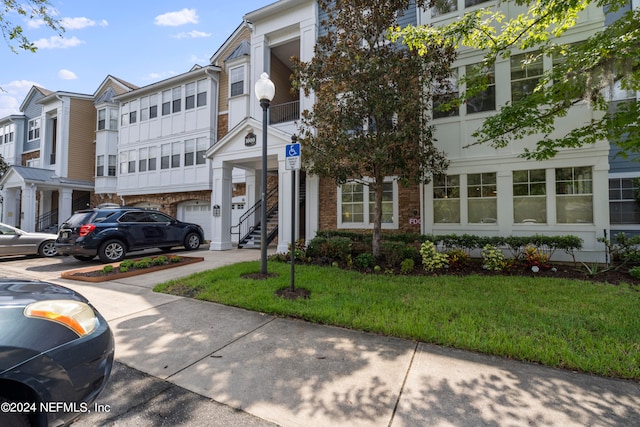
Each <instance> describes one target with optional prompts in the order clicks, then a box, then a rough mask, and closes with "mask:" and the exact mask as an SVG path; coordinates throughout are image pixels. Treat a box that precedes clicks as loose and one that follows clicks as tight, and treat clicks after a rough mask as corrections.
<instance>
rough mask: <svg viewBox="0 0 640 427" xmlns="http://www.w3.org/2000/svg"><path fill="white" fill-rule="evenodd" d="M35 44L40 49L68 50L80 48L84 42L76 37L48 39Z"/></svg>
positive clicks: (37, 41)
mask: <svg viewBox="0 0 640 427" xmlns="http://www.w3.org/2000/svg"><path fill="white" fill-rule="evenodd" d="M34 43H35V45H36V47H37V48H38V49H66V48H68V47H75V46H78V45H80V44H83V43H84V42H83V41H82V40H80V39H79V38H77V37H75V36H74V37H71V38H70V39H67V38H62V37H57V36H54V37H49V38H48V39H40V40H36V41H35V42H34Z"/></svg>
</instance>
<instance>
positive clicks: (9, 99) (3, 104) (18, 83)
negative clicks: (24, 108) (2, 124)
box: [0, 80, 39, 117]
mask: <svg viewBox="0 0 640 427" xmlns="http://www.w3.org/2000/svg"><path fill="white" fill-rule="evenodd" d="M32 86H39V85H38V83H36V82H32V81H29V80H14V81H12V82H10V83H0V88H2V90H0V117H6V116H9V115H11V114H20V104H22V102H23V101H24V98H25V97H26V96H27V93H29V90H30V89H31V87H32Z"/></svg>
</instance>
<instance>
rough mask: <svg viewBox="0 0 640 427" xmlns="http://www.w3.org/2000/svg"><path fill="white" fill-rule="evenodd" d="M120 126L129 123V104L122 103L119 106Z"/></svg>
mask: <svg viewBox="0 0 640 427" xmlns="http://www.w3.org/2000/svg"><path fill="white" fill-rule="evenodd" d="M120 111H121V113H120V126H127V125H128V124H129V104H128V103H126V102H125V103H124V104H122V107H121V108H120Z"/></svg>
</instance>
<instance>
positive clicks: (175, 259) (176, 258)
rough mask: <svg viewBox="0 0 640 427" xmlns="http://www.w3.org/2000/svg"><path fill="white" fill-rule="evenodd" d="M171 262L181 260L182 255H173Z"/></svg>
mask: <svg viewBox="0 0 640 427" xmlns="http://www.w3.org/2000/svg"><path fill="white" fill-rule="evenodd" d="M169 261H170V262H180V257H179V256H178V255H172V256H171V258H169Z"/></svg>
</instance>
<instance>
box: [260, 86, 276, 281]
mask: <svg viewBox="0 0 640 427" xmlns="http://www.w3.org/2000/svg"><path fill="white" fill-rule="evenodd" d="M255 92H256V98H258V101H260V106H261V107H262V218H261V220H260V274H267V121H268V114H267V112H268V110H269V104H270V103H271V100H272V99H273V96H274V95H275V94H276V87H275V85H274V84H273V82H272V81H271V80H269V75H268V74H267V73H262V74H261V75H260V80H258V81H257V82H256V85H255Z"/></svg>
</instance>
